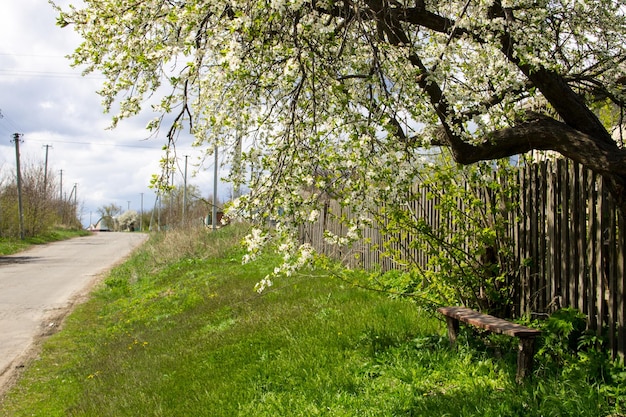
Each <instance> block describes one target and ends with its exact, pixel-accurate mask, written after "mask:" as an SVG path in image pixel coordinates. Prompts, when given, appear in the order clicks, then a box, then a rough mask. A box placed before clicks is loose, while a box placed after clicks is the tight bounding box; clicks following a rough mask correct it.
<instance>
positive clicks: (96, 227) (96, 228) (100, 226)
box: [88, 217, 111, 232]
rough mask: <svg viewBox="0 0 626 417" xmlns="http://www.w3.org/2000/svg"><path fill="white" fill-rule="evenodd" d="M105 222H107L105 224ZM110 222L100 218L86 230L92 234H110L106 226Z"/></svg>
mask: <svg viewBox="0 0 626 417" xmlns="http://www.w3.org/2000/svg"><path fill="white" fill-rule="evenodd" d="M107 220H109V222H107ZM110 220H111V219H106V218H105V217H101V218H100V220H98V221H97V222H96V223H95V224H92V225H90V226H89V227H88V230H90V231H92V232H110V231H111V229H110V228H109V226H108V225H107V223H110Z"/></svg>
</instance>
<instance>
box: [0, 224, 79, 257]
mask: <svg viewBox="0 0 626 417" xmlns="http://www.w3.org/2000/svg"><path fill="white" fill-rule="evenodd" d="M89 233H90V232H88V231H86V230H83V229H53V230H49V231H47V232H46V233H44V234H41V235H38V236H33V237H27V238H25V239H23V240H22V239H19V238H15V237H2V238H0V256H3V255H11V254H13V253H17V252H21V251H23V250H25V249H27V248H28V247H30V246H32V245H41V244H44V243H50V242H57V241H59V240H65V239H71V238H73V237H78V236H87V235H89Z"/></svg>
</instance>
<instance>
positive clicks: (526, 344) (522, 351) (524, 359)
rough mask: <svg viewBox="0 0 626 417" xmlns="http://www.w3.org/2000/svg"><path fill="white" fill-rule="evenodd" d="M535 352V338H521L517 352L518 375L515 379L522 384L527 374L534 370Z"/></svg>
mask: <svg viewBox="0 0 626 417" xmlns="http://www.w3.org/2000/svg"><path fill="white" fill-rule="evenodd" d="M534 354H535V338H534V337H526V338H520V341H519V350H518V352H517V375H516V376H515V381H516V382H517V383H518V384H521V383H522V381H523V380H524V378H526V376H528V375H530V374H531V373H532V371H533V356H534Z"/></svg>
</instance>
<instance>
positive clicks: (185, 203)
mask: <svg viewBox="0 0 626 417" xmlns="http://www.w3.org/2000/svg"><path fill="white" fill-rule="evenodd" d="M188 157H189V156H188V155H185V177H184V181H183V223H185V220H186V219H185V216H186V214H187V158H188Z"/></svg>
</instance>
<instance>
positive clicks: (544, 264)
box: [302, 160, 626, 357]
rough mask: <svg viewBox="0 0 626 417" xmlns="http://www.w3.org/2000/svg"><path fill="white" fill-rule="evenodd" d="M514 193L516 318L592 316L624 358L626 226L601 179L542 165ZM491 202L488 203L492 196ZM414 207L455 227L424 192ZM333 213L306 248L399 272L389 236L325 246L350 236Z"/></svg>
mask: <svg viewBox="0 0 626 417" xmlns="http://www.w3.org/2000/svg"><path fill="white" fill-rule="evenodd" d="M510 186H511V187H514V189H518V190H519V193H518V195H517V196H514V197H513V198H514V199H515V200H516V201H517V204H516V205H515V207H516V208H515V209H514V210H511V211H509V212H507V213H505V214H504V215H505V216H508V218H509V220H510V221H509V222H508V223H509V230H508V234H509V239H510V241H511V242H512V246H513V256H512V258H513V259H512V262H513V264H514V266H515V267H516V268H517V269H518V270H519V274H517V275H516V276H515V278H514V279H515V282H512V283H511V284H512V285H513V286H514V289H515V291H513V293H514V297H515V300H514V301H515V311H514V312H513V313H514V315H521V314H526V313H534V314H544V313H551V312H553V311H554V310H556V309H557V308H561V307H574V308H577V309H579V310H580V311H581V312H583V313H584V314H586V315H587V317H588V325H589V328H590V329H593V330H594V331H596V332H597V333H598V334H602V335H604V336H606V337H607V338H608V342H609V345H610V349H611V353H612V354H613V356H614V357H616V356H618V355H619V356H624V354H625V353H626V334H625V328H624V325H625V322H626V304H625V303H624V287H625V285H626V283H625V274H624V259H625V254H626V244H625V238H624V237H625V236H626V221H625V219H624V216H623V214H622V213H621V212H620V210H618V209H617V208H616V206H615V204H614V202H613V200H612V198H611V196H610V195H609V193H608V191H607V189H606V186H605V184H604V183H603V181H602V178H600V177H598V176H597V175H595V174H593V173H592V172H590V171H588V170H586V169H583V168H582V167H580V166H579V165H578V164H575V163H572V162H568V161H565V160H556V161H543V162H538V163H534V164H530V165H526V166H523V167H521V168H520V169H519V171H518V175H517V179H516V180H515V184H511V185H510ZM484 195H485V196H486V197H485V198H488V197H487V196H488V195H489V193H488V192H487V191H485V192H484ZM413 200H414V201H410V202H407V204H409V205H410V206H411V207H412V210H414V211H415V213H416V215H417V216H420V217H422V218H424V219H428V222H429V223H430V224H433V225H437V224H440V222H442V221H449V219H443V218H442V215H441V213H440V212H439V211H438V210H437V209H436V204H434V203H433V202H432V201H429V198H427V196H426V193H425V192H423V193H421V194H419V193H418V194H417V195H415V196H414V198H413ZM458 204H460V205H462V204H463V202H459V203H458ZM326 208H327V209H326V210H324V211H323V213H322V215H321V218H320V221H319V223H317V224H314V225H310V226H307V227H306V228H303V229H302V240H303V241H306V242H310V243H311V244H312V245H313V246H314V247H315V248H316V249H317V250H318V251H320V252H322V253H325V254H326V255H329V256H331V257H334V258H337V259H341V260H343V261H344V262H345V263H346V264H347V265H349V266H351V267H357V268H363V269H371V268H373V267H379V268H382V269H383V270H389V269H393V268H396V267H398V265H397V264H395V263H394V262H392V261H391V260H390V259H389V258H387V257H385V256H384V255H383V254H382V253H381V251H380V250H378V249H377V248H381V247H383V244H384V243H385V236H384V235H383V234H381V233H380V232H379V229H378V227H377V226H376V225H373V226H372V227H371V228H368V229H367V230H365V231H364V237H365V238H366V239H367V241H368V243H362V242H361V243H358V244H356V245H353V246H352V247H351V248H349V249H345V248H343V249H341V248H338V247H337V246H335V245H330V244H328V243H326V242H325V241H324V239H323V233H324V230H329V231H331V232H332V233H334V234H337V235H342V234H345V232H346V230H344V228H345V226H343V225H342V224H340V223H339V222H337V221H334V220H333V219H334V217H335V216H332V217H331V216H329V215H328V213H331V212H332V213H334V214H335V215H338V216H339V217H341V216H349V215H350V213H346V212H345V209H342V208H341V207H340V206H339V204H336V203H335V202H332V201H330V202H329V203H328V205H327V207H326ZM405 239H406V240H407V241H410V240H411V239H412V237H411V236H406V237H405ZM408 247H409V245H408V244H406V245H403V244H402V242H400V244H399V245H398V248H396V249H399V250H401V251H402V250H405V251H406V252H405V253H404V255H405V256H406V257H407V258H409V257H410V258H411V260H412V262H417V263H418V266H420V267H425V266H426V263H427V262H428V255H427V254H424V253H421V252H419V251H416V250H415V249H408Z"/></svg>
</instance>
